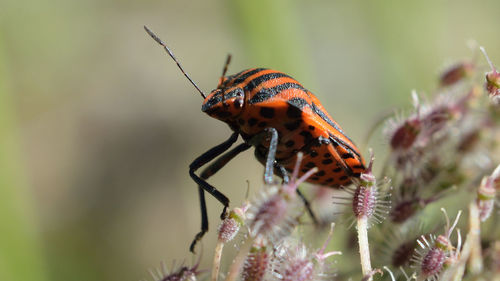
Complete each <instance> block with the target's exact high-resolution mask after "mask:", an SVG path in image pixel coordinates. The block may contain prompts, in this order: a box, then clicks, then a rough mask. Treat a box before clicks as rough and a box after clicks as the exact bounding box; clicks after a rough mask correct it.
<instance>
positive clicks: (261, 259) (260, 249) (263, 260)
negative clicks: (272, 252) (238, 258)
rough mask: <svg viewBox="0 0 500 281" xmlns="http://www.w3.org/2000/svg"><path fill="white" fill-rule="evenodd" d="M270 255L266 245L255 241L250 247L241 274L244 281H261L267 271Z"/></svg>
mask: <svg viewBox="0 0 500 281" xmlns="http://www.w3.org/2000/svg"><path fill="white" fill-rule="evenodd" d="M269 261H270V256H269V253H268V251H267V248H266V246H264V245H263V244H262V243H256V244H254V246H253V247H252V248H251V249H250V253H249V254H248V256H247V258H246V260H245V264H244V265H243V272H242V274H241V276H242V277H243V280H244V281H261V280H264V276H265V275H266V272H267V271H268V267H269Z"/></svg>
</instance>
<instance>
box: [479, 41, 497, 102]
mask: <svg viewBox="0 0 500 281" xmlns="http://www.w3.org/2000/svg"><path fill="white" fill-rule="evenodd" d="M479 48H480V49H481V51H482V52H483V54H484V56H485V57H486V60H487V61H488V64H489V65H490V68H491V71H490V72H488V73H486V83H485V88H486V91H487V92H488V94H489V95H490V98H492V100H493V101H494V102H495V103H496V104H500V73H498V71H497V70H496V68H495V66H494V65H493V62H491V60H490V58H489V57H488V54H486V51H485V50H484V48H483V47H479Z"/></svg>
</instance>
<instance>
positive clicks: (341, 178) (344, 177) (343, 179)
mask: <svg viewBox="0 0 500 281" xmlns="http://www.w3.org/2000/svg"><path fill="white" fill-rule="evenodd" d="M346 179H348V177H347V176H341V177H340V178H339V180H341V181H345V180H346Z"/></svg>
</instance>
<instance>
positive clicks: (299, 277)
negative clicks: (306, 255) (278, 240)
mask: <svg viewBox="0 0 500 281" xmlns="http://www.w3.org/2000/svg"><path fill="white" fill-rule="evenodd" d="M314 277H315V276H314V264H313V263H312V262H311V261H310V260H294V261H293V262H291V263H290V264H288V267H287V268H286V269H285V271H284V272H283V276H282V279H281V280H283V281H309V280H311V281H312V280H314Z"/></svg>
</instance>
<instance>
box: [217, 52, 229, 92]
mask: <svg viewBox="0 0 500 281" xmlns="http://www.w3.org/2000/svg"><path fill="white" fill-rule="evenodd" d="M230 63H231V54H227V58H226V63H225V64H224V68H223V69H222V76H221V77H220V79H219V85H220V84H222V81H224V77H225V76H226V73H227V68H228V67H229V64H230Z"/></svg>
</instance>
